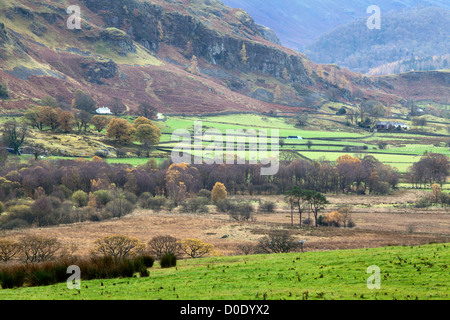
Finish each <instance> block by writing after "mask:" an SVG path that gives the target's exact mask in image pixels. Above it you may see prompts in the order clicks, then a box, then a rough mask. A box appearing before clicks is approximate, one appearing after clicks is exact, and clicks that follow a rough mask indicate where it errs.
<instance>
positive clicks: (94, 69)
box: [80, 59, 118, 84]
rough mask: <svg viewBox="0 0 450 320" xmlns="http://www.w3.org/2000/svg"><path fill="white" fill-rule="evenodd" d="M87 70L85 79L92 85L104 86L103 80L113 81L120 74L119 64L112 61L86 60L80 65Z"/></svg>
mask: <svg viewBox="0 0 450 320" xmlns="http://www.w3.org/2000/svg"><path fill="white" fill-rule="evenodd" d="M80 66H81V68H83V69H84V70H85V73H84V77H85V79H86V80H87V81H89V82H91V83H97V84H103V81H102V79H112V78H114V77H115V76H116V74H117V72H118V67H117V64H116V63H115V62H114V61H112V60H109V61H95V60H92V59H85V60H83V61H82V62H81V63H80Z"/></svg>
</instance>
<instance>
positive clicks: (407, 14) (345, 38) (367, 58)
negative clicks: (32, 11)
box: [305, 8, 450, 73]
mask: <svg viewBox="0 0 450 320" xmlns="http://www.w3.org/2000/svg"><path fill="white" fill-rule="evenodd" d="M366 22H367V20H366V19H361V20H358V21H356V22H352V23H349V24H347V25H345V26H342V27H339V28H337V29H335V30H333V31H331V32H329V33H326V34H324V35H323V36H321V37H320V38H319V40H318V41H316V42H314V43H313V44H312V45H310V46H308V47H307V49H306V50H305V53H306V54H307V55H308V56H309V57H310V58H311V59H312V60H313V61H315V62H318V63H335V64H337V65H339V66H342V67H346V68H349V69H351V70H352V71H359V72H362V73H366V72H369V71H370V70H371V69H375V68H377V67H380V66H382V65H386V64H389V63H396V62H400V61H402V63H401V64H403V69H402V68H401V69H400V70H399V71H410V70H406V69H405V68H407V67H408V65H409V69H415V68H418V69H419V70H420V69H423V68H422V67H420V66H421V65H422V66H424V67H425V69H424V70H429V69H430V68H431V69H434V68H440V67H441V65H442V67H444V68H445V65H444V60H443V61H442V64H441V63H436V62H437V59H435V62H434V63H433V61H432V60H431V63H428V65H425V64H424V61H421V59H422V60H423V59H429V58H431V57H433V56H443V55H445V54H448V53H449V39H450V28H449V25H450V10H446V9H442V8H422V9H412V10H405V11H401V12H392V13H387V14H384V15H382V18H381V29H380V30H370V29H369V28H367V25H366ZM393 70H394V69H393V68H391V71H393Z"/></svg>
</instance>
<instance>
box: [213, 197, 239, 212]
mask: <svg viewBox="0 0 450 320" xmlns="http://www.w3.org/2000/svg"><path fill="white" fill-rule="evenodd" d="M216 206H217V210H219V212H229V211H232V210H234V209H235V208H236V203H235V202H232V201H230V200H227V199H225V200H219V201H217V203H216Z"/></svg>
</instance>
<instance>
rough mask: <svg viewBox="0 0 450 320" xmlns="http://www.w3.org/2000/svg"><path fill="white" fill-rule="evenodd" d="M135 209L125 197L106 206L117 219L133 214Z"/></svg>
mask: <svg viewBox="0 0 450 320" xmlns="http://www.w3.org/2000/svg"><path fill="white" fill-rule="evenodd" d="M133 209H134V206H133V204H132V203H131V202H130V201H128V200H127V199H125V198H123V197H119V198H116V199H114V200H112V201H111V202H109V203H108V204H107V205H106V211H108V212H110V213H111V214H112V215H113V217H116V218H121V217H123V216H125V215H127V214H129V213H131V212H132V211H133Z"/></svg>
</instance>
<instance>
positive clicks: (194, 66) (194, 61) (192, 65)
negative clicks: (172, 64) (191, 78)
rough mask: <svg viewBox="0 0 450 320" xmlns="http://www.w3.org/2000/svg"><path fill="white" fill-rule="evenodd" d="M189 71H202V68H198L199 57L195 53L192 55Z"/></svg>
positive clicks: (194, 72)
mask: <svg viewBox="0 0 450 320" xmlns="http://www.w3.org/2000/svg"><path fill="white" fill-rule="evenodd" d="M188 71H189V72H190V73H193V74H199V73H200V69H199V68H198V60H197V57H196V56H195V55H194V56H192V59H191V63H190V66H189V69H188Z"/></svg>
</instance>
